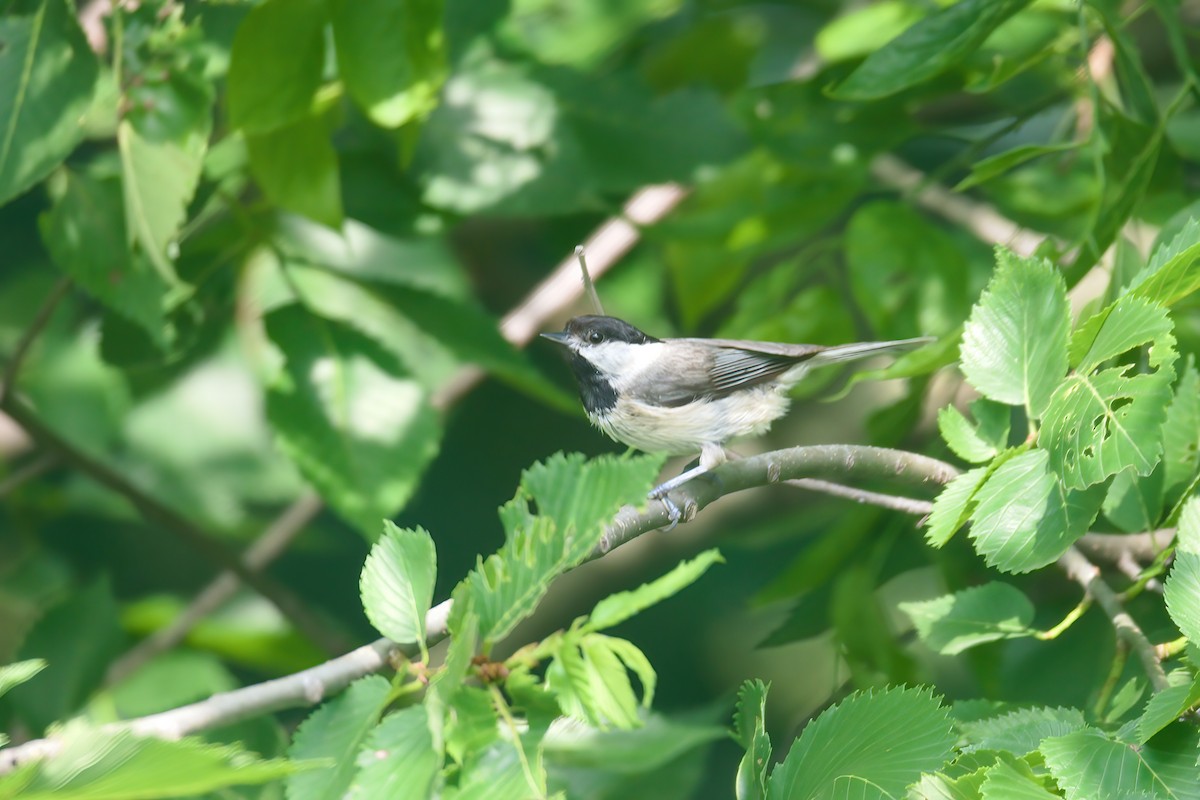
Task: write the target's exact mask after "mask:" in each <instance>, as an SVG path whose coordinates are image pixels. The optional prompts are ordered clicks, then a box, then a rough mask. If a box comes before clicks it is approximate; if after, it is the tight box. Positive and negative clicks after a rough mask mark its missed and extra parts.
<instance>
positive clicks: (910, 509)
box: [787, 478, 933, 517]
mask: <svg viewBox="0 0 1200 800" xmlns="http://www.w3.org/2000/svg"><path fill="white" fill-rule="evenodd" d="M787 485H788V486H795V487H796V488H797V489H807V490H808V491H810V492H821V493H822V494H829V495H833V496H834V497H844V498H846V499H847V500H853V501H855V502H856V503H862V504H866V505H870V506H879V507H880V508H888V509H891V510H892V511H901V512H903V513H905V514H912V515H913V516H917V517H923V516H925V515H926V514H928V513H929V512H931V511H933V503H932V502H930V501H929V500H915V499H913V498H911V497H899V496H897V495H894V494H884V493H882V492H871V491H867V490H866V489H856V488H855V487H853V486H844V485H843V484H840V483H833V482H832V481H823V480H819V479H817V478H797V479H796V480H792V481H788V482H787Z"/></svg>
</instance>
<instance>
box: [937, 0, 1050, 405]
mask: <svg viewBox="0 0 1200 800" xmlns="http://www.w3.org/2000/svg"><path fill="white" fill-rule="evenodd" d="M961 5H962V4H961V3H959V4H956V5H954V6H951V8H958V7H959V6H961ZM996 262H997V266H996V274H995V275H994V276H993V277H992V279H991V281H990V282H989V283H988V287H987V289H986V290H985V291H984V293H983V296H982V297H980V299H979V302H978V303H977V304H976V305H975V307H974V308H973V309H972V310H971V318H970V320H968V322H967V324H966V326H965V327H964V328H963V341H962V370H963V374H964V375H966V377H967V380H968V381H970V382H971V384H972V385H973V386H974V387H975V388H976V389H978V390H979V391H980V393H981V394H983V395H984V396H985V397H988V398H991V399H992V400H996V401H998V402H1001V403H1007V404H1009V405H1017V406H1024V407H1025V408H1027V409H1029V411H1030V413H1032V414H1033V416H1034V417H1041V416H1042V412H1043V411H1044V409H1045V408H1046V404H1047V403H1048V402H1049V400H1050V395H1051V393H1052V392H1053V391H1054V388H1055V386H1057V385H1058V383H1059V380H1060V379H1061V378H1062V376H1063V374H1064V373H1065V372H1066V371H1067V328H1068V325H1069V322H1070V310H1069V308H1068V305H1067V289H1066V284H1065V283H1064V282H1063V278H1062V275H1060V274H1059V273H1058V271H1057V270H1056V269H1055V268H1054V266H1053V265H1052V264H1050V262H1048V261H1045V260H1040V259H1032V258H1019V257H1017V256H1016V255H1014V254H1012V253H1010V252H1009V251H1007V250H1003V249H998V250H997V251H996Z"/></svg>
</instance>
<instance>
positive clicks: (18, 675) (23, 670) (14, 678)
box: [0, 658, 46, 697]
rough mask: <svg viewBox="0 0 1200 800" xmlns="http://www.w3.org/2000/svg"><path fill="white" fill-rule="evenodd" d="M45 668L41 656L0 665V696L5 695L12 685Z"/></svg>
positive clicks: (19, 683) (22, 681)
mask: <svg viewBox="0 0 1200 800" xmlns="http://www.w3.org/2000/svg"><path fill="white" fill-rule="evenodd" d="M45 668H46V660H45V659H42V658H30V659H27V660H25V661H17V662H16V663H13V664H5V665H4V666H2V667H0V697H3V696H4V695H6V694H7V693H8V691H9V690H10V689H12V688H13V687H14V686H20V685H21V684H22V683H24V682H25V681H27V680H29V679H30V678H32V677H33V676H34V675H37V674H38V673H39V672H41V671H42V670H44V669H45Z"/></svg>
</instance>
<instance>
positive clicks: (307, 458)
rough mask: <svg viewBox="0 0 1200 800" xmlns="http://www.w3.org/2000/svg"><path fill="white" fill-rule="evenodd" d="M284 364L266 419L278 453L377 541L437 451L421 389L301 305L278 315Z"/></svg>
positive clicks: (389, 361) (368, 346)
mask: <svg viewBox="0 0 1200 800" xmlns="http://www.w3.org/2000/svg"><path fill="white" fill-rule="evenodd" d="M266 327H267V335H268V336H269V337H270V338H271V340H272V342H274V343H275V344H276V345H277V346H278V347H279V349H280V350H282V351H283V354H284V357H285V359H286V365H285V370H284V372H283V373H282V374H281V375H280V376H278V377H277V378H276V380H275V382H274V383H273V384H272V385H271V386H270V388H269V391H268V394H267V417H268V419H269V420H270V421H271V424H272V426H273V427H274V428H275V431H276V432H277V434H278V435H279V444H280V447H281V448H282V449H283V450H284V452H285V453H287V454H288V456H289V457H290V458H291V459H292V460H293V461H294V462H296V464H297V466H299V467H300V470H301V472H303V473H304V475H305V477H307V478H308V479H309V480H310V481H312V483H313V484H314V485H315V486H316V487H317V488H318V489H319V490H320V491H321V493H322V495H323V496H324V497H325V499H326V500H328V501H329V503H330V505H332V506H333V507H334V508H335V509H336V510H337V511H338V512H339V513H341V514H342V516H343V517H345V518H346V519H347V520H349V521H351V522H353V523H354V524H355V525H357V526H358V528H359V529H360V530H361V531H363V532H364V533H365V534H366V535H368V536H370V537H372V538H374V537H375V536H376V535H377V532H378V531H379V523H380V521H381V520H382V519H385V518H387V517H391V516H393V515H394V514H395V513H396V512H397V511H399V510H400V508H401V507H402V506H403V505H404V503H405V501H407V500H408V498H409V496H410V495H411V494H412V492H413V490H414V489H415V488H416V485H417V481H418V480H419V479H420V477H421V474H422V473H423V472H424V470H425V467H426V465H427V464H428V463H429V462H430V461H431V460H432V459H433V456H434V455H436V453H437V450H438V440H439V434H440V431H439V426H438V419H437V415H436V413H435V412H434V411H433V409H432V408H430V407H429V403H428V400H427V398H426V396H425V393H424V391H423V390H422V388H421V387H420V386H419V385H418V384H417V382H416V381H414V380H412V379H411V378H409V377H408V376H407V375H406V374H405V372H404V370H403V369H402V368H401V367H400V365H398V364H397V363H396V361H395V359H394V358H392V357H391V355H390V354H389V353H387V352H384V351H383V350H381V349H380V348H379V347H378V346H376V345H375V343H374V342H372V341H370V340H368V339H366V338H365V337H363V336H361V335H359V334H358V333H356V332H354V331H352V330H349V329H347V328H345V327H343V326H341V325H338V324H337V323H334V322H330V321H329V320H324V319H320V318H318V317H316V316H314V315H312V314H309V313H307V312H306V311H304V310H303V309H302V308H300V307H299V306H297V305H291V306H286V307H284V308H281V309H279V310H277V311H273V312H271V313H270V314H269V315H268V316H267V318H266Z"/></svg>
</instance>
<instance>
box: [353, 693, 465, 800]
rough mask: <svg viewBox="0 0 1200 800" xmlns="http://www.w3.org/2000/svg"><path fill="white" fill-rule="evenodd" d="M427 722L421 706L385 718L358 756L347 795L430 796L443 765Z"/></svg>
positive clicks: (405, 799)
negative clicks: (354, 773)
mask: <svg viewBox="0 0 1200 800" xmlns="http://www.w3.org/2000/svg"><path fill="white" fill-rule="evenodd" d="M430 722H431V720H430V719H429V712H428V711H427V710H426V708H425V706H423V705H416V706H409V707H408V708H405V709H402V710H400V711H396V712H394V713H392V714H388V715H387V716H386V717H384V719H383V722H380V723H379V725H378V726H377V727H376V728H375V730H373V731H371V735H370V736H369V737H368V738H367V742H366V744H365V745H364V746H363V749H362V751H361V752H360V753H359V754H358V761H357V763H358V774H357V775H355V776H354V780H353V781H352V782H351V784H350V789H349V796H351V797H365V798H369V797H379V798H383V797H386V798H391V799H392V800H410V799H411V800H425V799H426V798H428V797H430V796H431V790H432V788H433V786H434V778H435V777H436V776H437V774H438V770H440V769H441V766H442V764H441V761H442V759H441V755H440V754H439V753H438V751H437V750H435V749H434V740H433V734H432V733H431V732H430V727H429V726H430ZM330 796H332V795H330Z"/></svg>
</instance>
